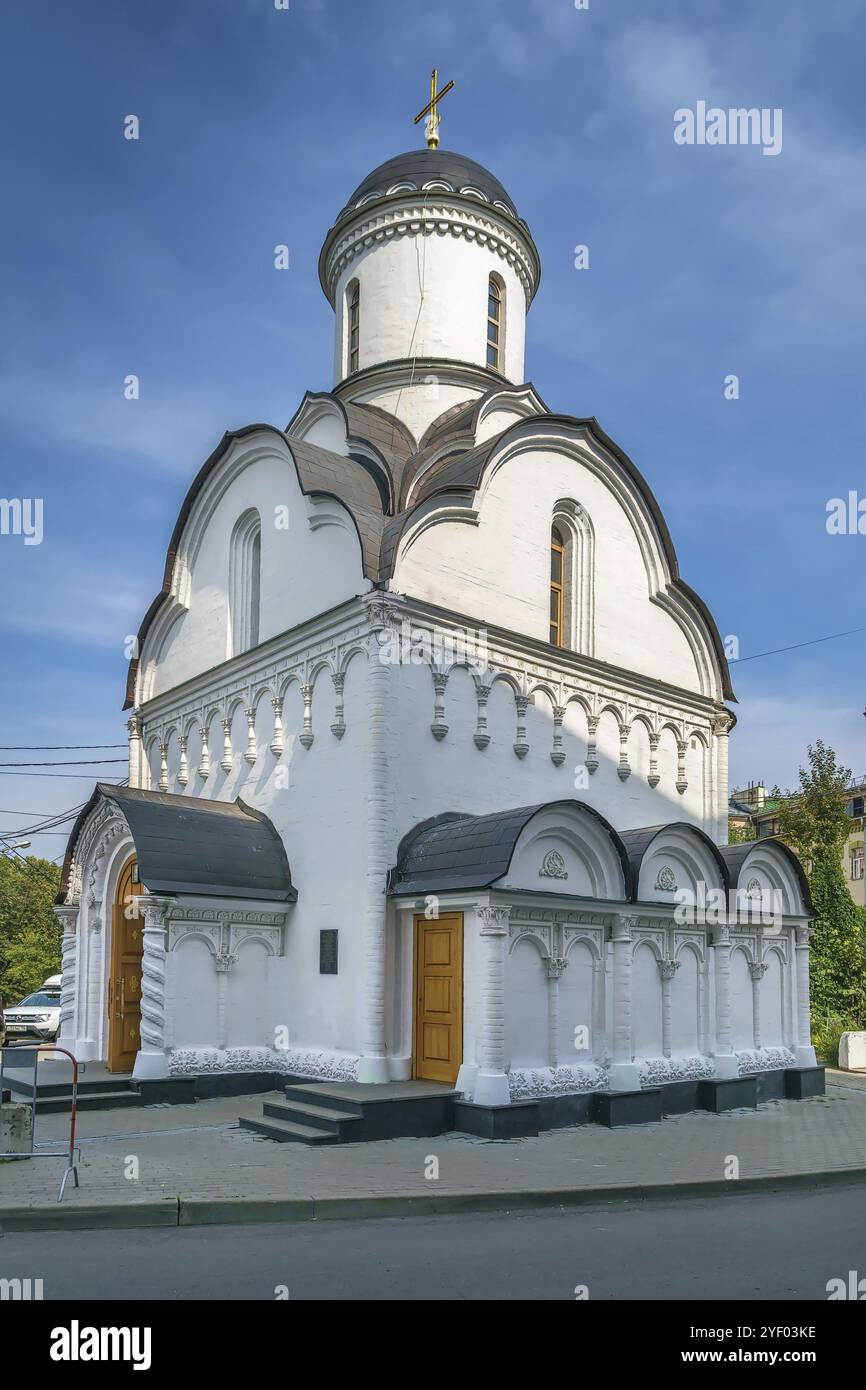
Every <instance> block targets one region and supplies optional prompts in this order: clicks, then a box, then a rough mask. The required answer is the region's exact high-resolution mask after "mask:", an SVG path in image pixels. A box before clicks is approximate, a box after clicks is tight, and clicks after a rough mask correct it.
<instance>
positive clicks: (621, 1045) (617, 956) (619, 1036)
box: [608, 916, 640, 1091]
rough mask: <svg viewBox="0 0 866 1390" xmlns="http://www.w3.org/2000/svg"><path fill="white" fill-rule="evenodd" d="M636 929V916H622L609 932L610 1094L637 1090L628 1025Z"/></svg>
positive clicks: (638, 1076) (637, 1074)
mask: <svg viewBox="0 0 866 1390" xmlns="http://www.w3.org/2000/svg"><path fill="white" fill-rule="evenodd" d="M636 926H637V918H636V917H627V916H622V917H618V918H617V919H616V925H615V927H614V930H613V937H612V940H613V1060H612V1062H611V1067H610V1079H609V1082H608V1085H609V1088H610V1090H611V1091H639V1090H640V1071H639V1069H638V1067H637V1064H636V1063H635V1060H634V1054H633V1052H632V1026H631V979H632V970H631V967H632V956H633V946H632V932H633V931H634V929H635V928H636Z"/></svg>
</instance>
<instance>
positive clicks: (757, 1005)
mask: <svg viewBox="0 0 866 1390" xmlns="http://www.w3.org/2000/svg"><path fill="white" fill-rule="evenodd" d="M767 969H768V966H767V963H766V961H758V962H756V961H750V962H749V975H750V976H751V980H752V1037H753V1039H754V1043H755V1047H756V1048H760V1046H761V981H762V980H763V978H764V976H765V975H766V973H767Z"/></svg>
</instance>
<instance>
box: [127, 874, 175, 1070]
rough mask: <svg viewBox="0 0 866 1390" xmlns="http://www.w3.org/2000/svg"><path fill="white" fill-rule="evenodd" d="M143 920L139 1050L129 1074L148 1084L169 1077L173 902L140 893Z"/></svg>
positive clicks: (140, 908) (138, 901) (139, 900)
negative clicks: (168, 1003) (167, 1011)
mask: <svg viewBox="0 0 866 1390" xmlns="http://www.w3.org/2000/svg"><path fill="white" fill-rule="evenodd" d="M136 903H137V906H138V911H139V913H140V915H141V917H143V919H144V928H143V930H142V946H143V949H142V956H141V1029H140V1032H141V1049H140V1051H139V1053H138V1055H137V1056H136V1059H135V1066H134V1067H133V1071H132V1074H133V1076H134V1077H135V1078H136V1079H137V1080H145V1081H151V1080H154V1079H157V1078H159V1077H161V1076H168V1057H167V1055H166V1051H165V955H166V942H165V935H166V928H167V925H168V915H169V912H170V910H171V908H172V906H173V904H174V899H173V898H160V897H157V896H156V895H155V894H153V893H142V894H141V896H140V897H139V898H137V899H136Z"/></svg>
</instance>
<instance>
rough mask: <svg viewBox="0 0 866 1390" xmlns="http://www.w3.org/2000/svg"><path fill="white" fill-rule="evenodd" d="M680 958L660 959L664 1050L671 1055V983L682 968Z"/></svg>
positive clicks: (667, 1055) (666, 1055)
mask: <svg viewBox="0 0 866 1390" xmlns="http://www.w3.org/2000/svg"><path fill="white" fill-rule="evenodd" d="M680 964H681V962H680V961H678V960H660V961H659V962H658V967H659V974H660V975H661V977H662V1052H663V1054H664V1056H665V1057H670V1055H671V985H672V984H673V981H674V976H675V975H676V973H677V971H678V970H679V968H680Z"/></svg>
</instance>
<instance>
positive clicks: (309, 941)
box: [56, 146, 823, 1116]
mask: <svg viewBox="0 0 866 1390" xmlns="http://www.w3.org/2000/svg"><path fill="white" fill-rule="evenodd" d="M540 274H541V265H540V258H539V253H538V250H537V248H536V245H535V243H534V241H533V237H532V234H531V232H530V229H529V227H528V225H527V223H526V222H525V221H524V220H523V219H522V217H521V216H520V215H519V214H518V211H517V207H516V204H515V202H514V201H513V199H512V197H511V196H510V194H509V193H508V192H507V191H506V190H505V189H504V188H503V186H502V185H501V183H500V182H499V181H498V180H497V179H496V178H495V177H494V176H493V175H492V174H491V173H489V172H488V171H487V170H486V169H485V168H483V167H481V166H480V165H479V164H477V163H475V162H473V161H472V160H470V159H467V158H465V157H463V156H460V155H456V154H453V153H449V152H447V151H445V150H441V149H439V148H437V147H435V146H434V147H432V148H427V149H419V150H416V151H414V152H412V153H409V154H405V155H400V156H398V157H397V158H395V159H391V160H389V161H388V162H387V163H385V164H383V165H382V166H381V167H380V168H377V169H376V170H374V172H373V173H371V174H370V175H369V176H368V177H367V178H365V179H364V180H363V182H362V183H361V184H360V185H359V186H358V187H357V188H356V189H355V191H354V192H353V193H352V194H351V196H350V197H349V199H348V200H347V202H346V205H345V207H344V208H343V210H342V211H341V212H340V213H339V215H338V216H337V218H336V221H335V223H334V225H333V227H332V228H331V229H330V230H329V231H328V233H327V235H326V237H325V241H324V245H323V247H322V251H321V256H320V259H319V279H320V282H321V286H322V289H323V291H324V294H325V295H326V297H327V299H328V301H329V303H330V305H331V306H332V308H333V311H334V325H335V331H334V370H333V386H332V388H331V390H329V391H313V392H308V393H307V394H306V395H305V396H304V398H303V400H302V401H301V402H300V405H299V406H298V408H297V410H296V411H295V414H294V415H293V416H292V419H291V421H290V422H289V424H288V425H287V426H286V428H285V429H280V428H278V427H275V426H272V425H263V424H253V425H250V426H248V427H247V428H245V429H241V430H237V431H234V432H231V433H228V434H226V435H225V436H224V437H223V439H222V441H221V442H220V444H219V445H218V446H217V448H216V449H215V450H214V451H213V453H211V455H210V457H209V458H207V459H206V461H205V462H204V464H203V465H202V466H201V467H200V469H199V471H198V473H197V474H196V476H195V478H194V480H193V482H192V485H191V487H190V489H189V492H188V494H187V496H186V499H185V501H184V503H183V506H182V508H181V512H180V515H179V517H178V519H177V523H176V525H175V528H174V531H173V534H172V537H171V540H170V543H169V546H168V553H167V557H166V563H165V575H164V581H163V586H162V589H161V591H160V593H159V594H158V595H157V596H156V598H155V599H154V601H153V603H152V604H151V606H150V608H149V609H148V611H147V613H146V615H145V617H144V620H143V622H142V625H141V629H140V633H139V638H138V645H137V650H138V655H137V657H136V659H134V660H133V661H132V662H131V664H130V668H129V676H128V685H127V708H128V710H129V718H128V724H127V728H128V732H129V777H128V787H127V786H111V785H103V784H100V785H98V786H97V787H96V789H95V790H94V793H93V796H92V798H91V800H90V802H89V804H88V805H87V807H86V808H85V810H84V811H83V812H82V813H81V815H80V816H79V818H78V821H77V823H76V825H75V827H74V830H73V832H72V835H71V838H70V842H69V847H68V852H67V856H66V861H65V865H64V872H63V881H62V890H61V893H60V897H59V900H58V905H57V908H56V911H57V914H58V916H59V917H60V919H61V921H62V924H63V999H62V1041H63V1043H64V1045H66V1046H68V1047H70V1048H71V1050H72V1051H73V1052H74V1053H75V1054H76V1055H77V1056H78V1057H79V1058H81V1059H84V1060H91V1061H101V1062H104V1063H106V1064H107V1066H108V1067H109V1069H111V1070H112V1071H116V1072H119V1073H125V1074H130V1073H131V1074H132V1075H133V1077H134V1078H136V1079H140V1080H141V1081H150V1080H160V1079H163V1078H173V1077H187V1078H189V1077H193V1076H214V1075H219V1076H224V1075H230V1074H233V1073H238V1072H247V1073H248V1072H256V1073H262V1072H264V1073H271V1074H273V1075H276V1076H283V1077H286V1078H292V1079H297V1078H308V1079H310V1080H317V1081H328V1080H332V1081H343V1082H349V1081H351V1082H357V1083H368V1084H369V1086H370V1087H371V1088H373V1087H375V1086H376V1085H382V1084H384V1083H389V1082H399V1081H408V1080H411V1079H414V1080H416V1081H418V1082H423V1081H429V1082H436V1083H439V1084H440V1085H443V1084H444V1085H445V1086H447V1087H450V1088H453V1090H454V1091H455V1092H458V1093H461V1094H462V1096H463V1097H464V1098H465V1100H466V1102H468V1103H470V1105H473V1106H475V1107H491V1108H493V1109H498V1110H504V1108H506V1107H508V1106H514V1105H515V1104H516V1103H517V1102H526V1101H532V1100H539V1101H549V1100H551V1099H557V1098H558V1099H560V1100H562V1101H563V1106H560V1110H559V1112H558V1113H560V1114H562V1115H568V1114H571V1115H572V1116H573V1115H576V1114H578V1113H583V1112H580V1107H581V1106H584V1107H585V1103H586V1098H587V1097H592V1096H601V1097H606V1098H607V1101H606V1103H607V1104H608V1105H609V1104H610V1103H614V1102H615V1101H616V1098H617V1097H623V1098H631V1100H632V1101H635V1100H637V1102H639V1100H640V1096H641V1094H642V1093H644V1092H651V1093H652V1094H653V1095H654V1096H657V1095H659V1094H660V1093H661V1094H662V1095H663V1097H664V1096H665V1095H666V1096H667V1100H666V1101H665V1102H664V1105H665V1109H670V1108H676V1106H677V1105H679V1106H680V1108H689V1107H690V1106H691V1105H693V1104H695V1103H698V1101H697V1100H696V1097H697V1096H698V1092H699V1088H700V1087H701V1085H704V1086H705V1088H706V1087H709V1091H707V1090H706V1089H705V1091H704V1093H703V1094H704V1096H705V1101H706V1096H707V1095H711V1096H712V1095H715V1096H716V1097H718V1095H719V1094H721V1092H720V1090H719V1088H720V1087H724V1086H725V1085H727V1084H729V1083H732V1082H733V1083H736V1082H738V1081H739V1080H742V1079H743V1078H759V1079H761V1085H762V1087H763V1090H761V1091H760V1094H763V1095H784V1094H788V1095H798V1094H801V1093H802V1094H805V1093H810V1092H809V1087H810V1086H811V1087H813V1088H814V1087H816V1086H817V1085H818V1084H819V1083H818V1072H819V1070H820V1069H818V1070H816V1069H815V1054H814V1051H813V1049H812V1046H811V1042H810V1032H809V937H810V926H809V923H810V918H811V917H812V915H813V910H812V907H811V904H810V900H809V894H808V886H807V883H806V879H805V876H804V874H803V871H802V869H801V867H800V865H799V863H798V862H797V860H796V859H795V857H794V856H793V854H791V853H790V851H788V850H787V849H786V848H785V847H784V846H783V845H781V844H779V843H777V842H761V841H758V842H755V843H750V844H743V845H740V844H737V845H732V846H731V845H728V844H727V838H728V834H727V817H728V736H729V733H730V731H731V728H732V726H733V725H734V722H735V719H734V716H733V714H732V713H731V711H730V709H729V708H728V705H729V703H730V702H732V701H733V700H734V696H733V692H732V689H731V685H730V677H729V673H728V667H727V663H726V660H725V653H724V648H723V644H722V641H721V639H720V636H719V633H718V630H717V628H716V626H715V623H714V621H713V618H712V617H711V615H710V613H709V611H708V609H707V607H706V606H705V604H704V603H703V602H702V601H701V599H700V598H699V597H698V595H697V594H696V593H695V592H694V591H693V590H692V589H691V588H690V587H689V585H688V584H687V583H686V582H685V580H684V579H682V578H681V577H680V573H679V568H678V564H677V558H676V554H675V551H674V546H673V542H672V540H671V537H670V534H669V532H668V528H667V525H666V524H665V519H664V517H663V515H662V513H661V511H660V509H659V505H658V503H657V502H656V500H655V498H654V496H653V494H652V491H651V490H650V487H649V484H648V483H647V481H646V480H645V479H644V477H643V476H642V475H641V473H640V472H639V470H638V468H637V467H636V465H635V464H634V463H633V462H632V461H631V459H630V458H628V457H627V456H626V454H625V453H624V452H623V451H622V449H621V448H620V447H619V446H618V445H617V444H616V443H615V442H614V441H613V440H612V439H611V438H610V437H609V436H608V435H607V434H606V433H605V432H604V430H603V429H602V428H601V427H600V426H599V424H598V423H597V422H596V420H595V419H581V418H575V417H572V416H569V415H562V414H555V413H552V412H551V411H550V410H549V409H548V408H547V406H546V405H545V403H544V400H543V399H542V397H541V395H540V394H539V392H538V390H537V389H536V388H535V386H533V385H531V384H529V383H528V382H527V380H526V371H525V367H524V332H525V324H526V316H527V313H528V312H529V310H530V308H531V306H532V302H533V298H534V296H535V294H536V291H537V290H538V286H539V279H540ZM191 471H192V470H191ZM820 1075H821V1078H822V1077H823V1073H821V1074H820ZM804 1077H805V1078H812V1080H811V1081H809V1080H806V1081H804V1080H803V1078H804ZM821 1084H822V1081H821ZM677 1087H679V1088H680V1090H679V1092H678V1091H677V1089H676V1088H677ZM714 1088H715V1089H714ZM236 1089H237V1087H236ZM732 1094H733V1093H732ZM701 1103H704V1102H701ZM706 1103H708V1104H712V1103H713V1102H712V1098H711V1099H710V1100H709V1101H706ZM569 1106H570V1107H571V1108H570V1109H569ZM563 1107H564V1108H563ZM554 1111H555V1107H554V1109H553V1110H551V1111H550V1112H549V1113H550V1114H551V1115H553V1114H554ZM637 1113H638V1112H637V1110H636V1111H635V1114H637Z"/></svg>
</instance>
